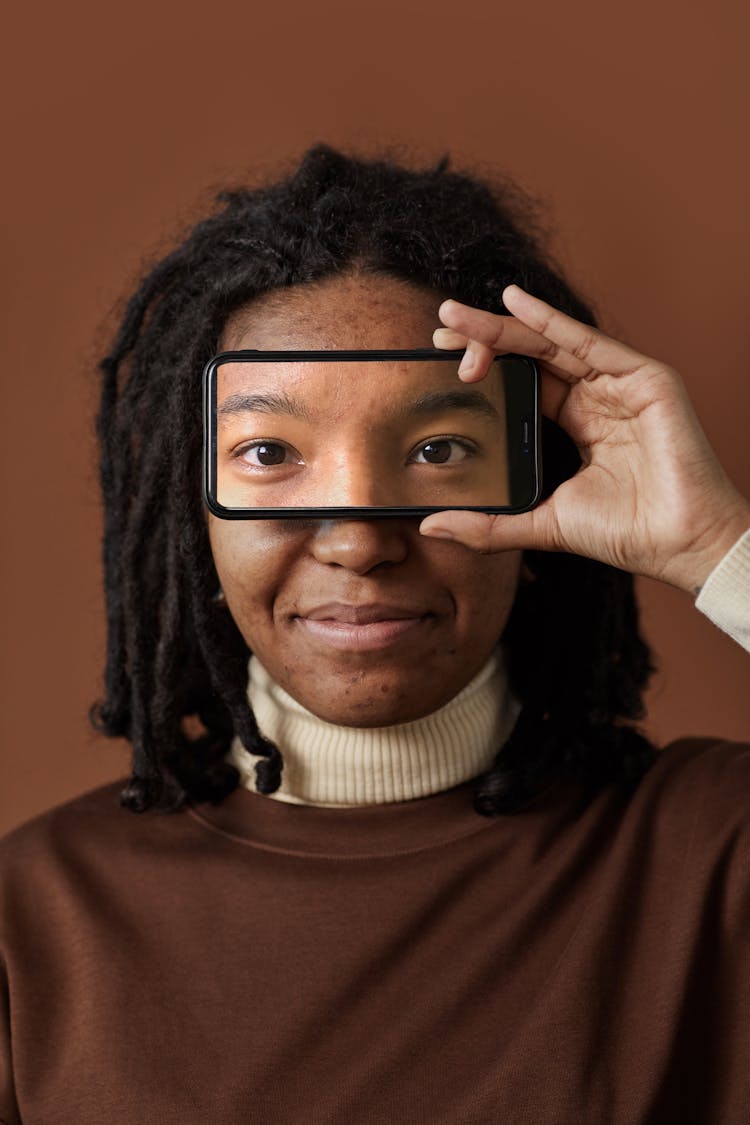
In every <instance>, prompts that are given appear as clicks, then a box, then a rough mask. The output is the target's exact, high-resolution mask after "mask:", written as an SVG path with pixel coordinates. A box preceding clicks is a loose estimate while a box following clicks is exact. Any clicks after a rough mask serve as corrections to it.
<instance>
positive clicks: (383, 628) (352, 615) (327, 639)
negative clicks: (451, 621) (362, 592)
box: [294, 603, 435, 652]
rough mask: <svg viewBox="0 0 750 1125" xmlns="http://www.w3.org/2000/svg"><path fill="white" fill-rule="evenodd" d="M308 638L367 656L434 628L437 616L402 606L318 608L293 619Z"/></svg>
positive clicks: (333, 647)
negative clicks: (368, 652) (424, 630)
mask: <svg viewBox="0 0 750 1125" xmlns="http://www.w3.org/2000/svg"><path fill="white" fill-rule="evenodd" d="M294 620H295V621H296V622H297V624H298V625H299V627H300V628H301V629H303V630H304V632H305V634H306V635H307V636H308V637H309V638H310V639H311V640H313V641H315V642H317V643H318V644H321V645H322V646H324V647H326V648H332V649H337V650H339V651H349V652H364V651H368V650H377V649H384V648H389V647H390V646H392V645H396V644H398V643H399V642H401V641H405V640H407V639H411V636H415V635H416V634H417V633H418V632H420V631H422V630H423V629H425V628H428V627H431V626H432V625H433V623H434V621H435V614H434V613H430V612H423V611H422V610H421V609H417V608H416V607H415V608H414V609H410V608H406V607H401V606H388V605H365V606H351V605H342V604H339V603H332V604H329V605H325V606H318V607H316V608H315V609H313V610H311V611H310V612H309V613H307V614H303V615H300V616H298V617H296V618H295V619H294Z"/></svg>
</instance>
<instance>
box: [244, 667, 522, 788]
mask: <svg viewBox="0 0 750 1125" xmlns="http://www.w3.org/2000/svg"><path fill="white" fill-rule="evenodd" d="M248 672H249V679H248V698H249V700H250V704H251V706H252V708H253V711H254V713H255V717H256V719H257V722H258V726H259V728H260V730H261V731H262V733H263V734H264V735H265V737H266V738H269V739H271V741H272V742H275V743H276V745H277V746H278V748H279V750H280V751H281V753H282V755H283V758H284V770H283V773H282V782H281V786H280V788H279V789H277V791H276V792H275V793H271V794H269V795H270V796H271V797H274V798H276V800H279V801H288V802H290V803H292V804H297V805H309V804H314V805H323V806H325V807H327V808H340V807H349V806H357V805H376V804H385V803H388V802H392V801H409V800H413V799H415V798H418V797H427V796H429V795H430V794H431V793H439V792H441V791H442V790H444V789H450V788H452V787H453V786H455V785H460V784H461V783H462V782H464V781H468V780H469V779H470V778H472V777H476V776H477V774H480V773H482V772H483V771H484V770H486V769H488V768H489V766H490V765H491V764H492V762H493V760H494V758H495V755H496V754H497V752H498V750H499V749H500V747H501V746H502V744H503V743H504V742H505V740H506V739H507V737H508V735H509V734H510V731H511V730H512V728H513V725H514V723H515V721H516V718H517V717H518V712H519V709H520V706H519V704H518V703H517V702H516V700H515V699H513V697H512V696H511V694H510V691H509V689H508V683H507V677H506V673H505V666H504V662H503V658H502V654H501V653H500V650H498V651H497V652H496V653H495V654H494V655H493V656H492V657H491V658H490V659H489V660H488V661H487V663H486V664H485V665H484V667H483V668H482V669H481V670H480V671H479V672H478V673H477V675H476V676H475V677H474V679H473V680H472V681H471V682H470V683H468V684H467V685H466V687H465V688H463V690H462V691H460V692H459V693H458V695H456V696H455V697H454V698H453V699H451V700H450V701H449V702H448V703H446V704H445V706H443V707H441V708H440V709H439V710H437V711H434V712H433V713H432V714H430V715H426V716H425V717H424V718H422V719H417V720H415V721H414V722H410V723H399V724H397V725H395V726H388V727H342V726H337V725H335V724H334V723H328V722H325V720H323V719H320V718H318V717H317V716H316V715H313V714H312V712H310V711H308V710H307V709H306V708H305V707H303V706H302V705H301V704H300V703H298V702H297V701H296V700H295V699H293V698H292V697H291V696H290V695H289V694H288V693H287V692H285V691H284V689H283V688H281V687H280V686H279V685H278V684H277V683H276V682H275V681H274V680H273V679H271V677H270V675H269V674H268V672H267V671H266V669H265V668H264V667H263V665H262V664H261V663H260V661H259V660H258V658H257V657H255V656H252V657H251V658H250V662H249V665H248ZM228 760H229V761H230V762H231V763H232V764H233V765H235V766H236V767H237V768H238V770H239V771H240V774H241V777H242V783H243V784H244V785H245V786H247V788H248V789H252V790H255V770H254V765H255V763H256V762H257V761H259V760H260V759H259V756H258V755H257V754H250V753H248V751H247V750H245V748H244V747H243V746H242V744H241V742H240V741H239V739H238V738H235V739H234V741H233V743H232V747H231V750H230V753H229V758H228Z"/></svg>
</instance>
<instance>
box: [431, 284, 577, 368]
mask: <svg viewBox="0 0 750 1125" xmlns="http://www.w3.org/2000/svg"><path fill="white" fill-rule="evenodd" d="M438 315H439V316H440V319H441V320H442V321H443V323H444V324H446V325H447V326H448V327H449V328H450V329H452V330H453V331H454V332H455V333H457V335H460V336H463V337H464V338H465V339H467V340H469V339H472V340H476V341H477V343H479V344H484V345H485V347H487V348H490V349H492V351H493V352H495V353H496V354H502V353H503V352H516V353H518V354H519V355H528V356H533V358H534V359H538V360H541V361H542V362H543V363H545V364H546V365H547V366H549V367H550V369H552V370H554V373H555V374H556V375H559V376H560V377H562V378H567V379H568V380H569V381H577V380H578V379H582V378H585V376H587V375H589V374H591V368H590V367H589V366H588V364H585V363H581V361H580V360H578V359H576V358H575V357H574V356H570V355H568V354H567V353H566V352H564V351H563V350H562V349H561V348H560V347H559V346H558V345H557V344H556V343H554V341H552V340H547V339H546V338H545V337H544V336H543V335H541V334H540V333H539V332H536V331H534V329H532V328H529V326H528V325H526V324H523V323H522V322H521V321H520V320H518V319H517V318H516V317H514V316H500V315H498V314H497V313H491V312H487V311H486V310H485V309H476V308H473V307H472V306H471V305H462V304H461V303H460V302H459V301H453V300H449V301H443V303H442V305H441V306H440V308H439V310H438Z"/></svg>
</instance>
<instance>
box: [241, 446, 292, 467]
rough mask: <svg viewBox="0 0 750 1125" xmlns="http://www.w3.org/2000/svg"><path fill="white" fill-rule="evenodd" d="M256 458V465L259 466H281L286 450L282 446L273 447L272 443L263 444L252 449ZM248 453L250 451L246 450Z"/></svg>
mask: <svg viewBox="0 0 750 1125" xmlns="http://www.w3.org/2000/svg"><path fill="white" fill-rule="evenodd" d="M252 448H253V449H254V450H255V454H256V456H257V458H258V463H259V464H261V465H281V464H282V463H283V461H284V458H285V457H286V449H285V448H284V446H283V445H275V444H274V443H273V442H270V441H269V442H265V443H264V444H263V445H256V446H253V447H252ZM248 452H250V450H248Z"/></svg>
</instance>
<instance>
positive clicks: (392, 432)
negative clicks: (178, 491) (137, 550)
mask: <svg viewBox="0 0 750 1125" xmlns="http://www.w3.org/2000/svg"><path fill="white" fill-rule="evenodd" d="M463 354H464V353H463V351H441V350H436V349H432V348H424V349H416V350H388V351H234V352H222V353H221V354H219V355H217V356H214V358H213V359H211V360H210V361H209V362H208V363H207V364H206V367H205V370H204V373H203V439H204V440H203V495H204V500H205V503H206V504H207V506H208V508H209V509H210V511H212V512H213V513H214V515H216V516H219V517H221V518H222V519H273V518H283V519H295V518H300V519H302V518H307V519H310V518H313V519H325V518H347V517H349V518H354V517H356V518H358V519H362V518H368V519H374V518H378V517H391V518H392V517H399V516H420V517H421V516H425V515H428V514H429V513H430V512H437V511H444V510H445V509H446V508H464V509H470V510H472V511H481V512H492V513H511V512H524V511H527V510H528V509H530V508H533V507H534V505H535V504H536V503H537V502H538V501H539V498H540V495H541V442H540V406H539V373H538V370H537V366H536V364H535V363H534V361H533V360H532V359H530V358H529V357H528V356H522V355H503V356H498V357H496V358H495V360H494V361H493V363H492V364H491V367H490V370H489V372H488V373H487V375H486V377H485V378H484V379H482V380H480V381H479V382H477V383H464V382H462V381H461V380H460V379H459V377H458V366H459V363H460V362H461V358H462V356H463Z"/></svg>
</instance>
